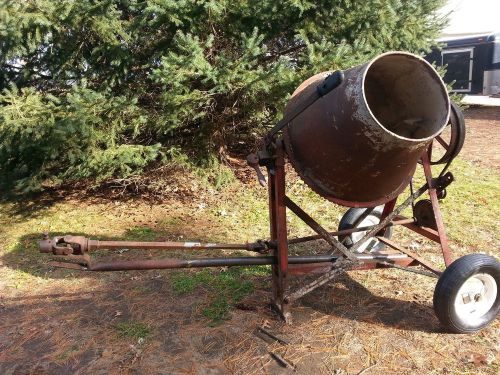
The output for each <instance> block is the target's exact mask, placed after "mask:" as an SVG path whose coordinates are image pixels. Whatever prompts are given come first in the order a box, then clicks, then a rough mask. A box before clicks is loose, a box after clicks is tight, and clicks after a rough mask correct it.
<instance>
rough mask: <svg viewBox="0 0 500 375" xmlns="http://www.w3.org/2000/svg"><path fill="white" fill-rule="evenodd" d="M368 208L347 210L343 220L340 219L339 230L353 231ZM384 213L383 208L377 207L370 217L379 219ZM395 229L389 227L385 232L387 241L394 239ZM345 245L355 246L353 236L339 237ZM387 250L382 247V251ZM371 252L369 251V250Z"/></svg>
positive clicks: (348, 246)
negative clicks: (355, 224)
mask: <svg viewBox="0 0 500 375" xmlns="http://www.w3.org/2000/svg"><path fill="white" fill-rule="evenodd" d="M365 210H366V208H350V209H348V210H347V212H346V213H345V214H344V216H342V219H340V223H339V230H345V229H352V228H354V222H355V221H356V220H357V218H358V217H360V216H361V214H362V213H363V212H365ZM382 211H383V206H379V207H376V208H375V209H374V210H373V211H372V213H371V214H370V215H375V216H377V217H378V218H379V219H380V218H381V217H382ZM393 229H394V228H393V227H388V228H387V230H386V231H385V234H384V237H385V238H387V239H391V237H392V232H393ZM344 239H345V242H344V245H345V247H347V248H350V247H352V246H353V245H354V243H353V241H352V237H351V235H344V236H339V241H340V242H342V241H344ZM384 248H385V245H384V244H383V245H382V247H381V248H380V249H381V250H382V249H384ZM367 250H368V251H369V249H367Z"/></svg>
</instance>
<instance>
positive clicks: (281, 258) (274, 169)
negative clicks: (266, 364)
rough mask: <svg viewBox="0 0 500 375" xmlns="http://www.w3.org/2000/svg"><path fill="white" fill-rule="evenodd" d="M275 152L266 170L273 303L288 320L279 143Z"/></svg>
mask: <svg viewBox="0 0 500 375" xmlns="http://www.w3.org/2000/svg"><path fill="white" fill-rule="evenodd" d="M278 143H279V145H278V147H277V150H276V158H275V160H274V163H273V165H271V166H270V167H268V168H267V172H268V176H269V218H270V227H271V241H275V243H276V244H277V248H276V249H275V250H273V255H274V256H275V257H276V260H277V264H275V265H273V266H272V272H273V303H274V304H275V306H276V308H277V310H278V311H279V312H280V313H281V315H282V317H283V318H284V319H285V321H286V320H288V319H289V316H290V311H289V307H288V303H287V302H286V301H285V293H286V290H287V287H288V240H287V228H286V206H285V157H284V150H283V146H282V145H281V142H279V141H278Z"/></svg>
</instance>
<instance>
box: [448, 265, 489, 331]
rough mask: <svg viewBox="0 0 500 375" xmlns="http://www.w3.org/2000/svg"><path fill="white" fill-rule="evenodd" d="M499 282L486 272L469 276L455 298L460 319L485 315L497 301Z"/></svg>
mask: <svg viewBox="0 0 500 375" xmlns="http://www.w3.org/2000/svg"><path fill="white" fill-rule="evenodd" d="M496 295H497V284H496V282H495V279H494V278H493V277H492V276H491V275H489V274H486V273H479V274H476V275H473V276H471V277H469V278H468V279H467V280H466V281H465V282H464V283H463V284H462V286H461V288H460V290H459V291H458V294H457V298H456V300H455V309H456V312H457V315H458V316H459V317H460V319H462V320H464V321H470V320H476V319H479V318H481V317H482V316H483V315H485V314H486V313H487V312H488V311H489V310H490V309H491V307H492V306H493V304H494V303H495V299H496Z"/></svg>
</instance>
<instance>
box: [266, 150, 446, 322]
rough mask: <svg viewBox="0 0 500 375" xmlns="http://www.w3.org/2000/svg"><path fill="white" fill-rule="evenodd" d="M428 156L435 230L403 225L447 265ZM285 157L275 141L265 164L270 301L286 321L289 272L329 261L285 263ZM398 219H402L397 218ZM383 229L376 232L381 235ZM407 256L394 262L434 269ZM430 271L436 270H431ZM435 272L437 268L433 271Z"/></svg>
mask: <svg viewBox="0 0 500 375" xmlns="http://www.w3.org/2000/svg"><path fill="white" fill-rule="evenodd" d="M429 160H430V155H429V153H428V152H425V153H424V154H423V155H422V160H421V161H422V166H423V171H424V175H425V178H426V181H427V183H428V185H429V189H428V193H429V196H430V198H431V202H432V208H433V212H434V217H435V219H436V224H437V231H435V230H433V229H430V228H423V227H420V226H418V225H416V224H415V223H410V224H403V225H404V226H405V227H407V228H408V229H410V230H412V231H414V232H416V233H418V234H420V235H423V236H425V237H427V238H429V239H431V240H433V241H435V242H438V243H439V244H440V246H441V250H442V253H443V258H444V262H445V264H446V266H448V265H449V264H450V263H451V253H450V248H449V246H448V239H447V237H446V233H445V230H444V223H443V218H442V215H441V211H440V209H439V203H438V198H437V191H436V187H435V186H434V180H433V178H432V171H431V165H430V161H429ZM284 166H285V160H284V150H283V145H282V142H281V141H278V142H277V149H276V154H275V159H274V161H273V163H271V165H269V166H268V167H267V172H268V176H269V219H270V229H271V240H272V241H275V243H276V244H277V247H276V249H275V250H273V254H274V256H276V259H277V264H275V265H273V303H274V305H275V307H276V309H277V310H278V311H279V312H280V313H281V315H282V317H283V318H284V319H285V321H289V318H290V316H291V315H290V311H289V308H290V306H289V304H288V303H287V298H286V296H287V292H288V290H287V288H288V281H287V278H288V275H307V274H312V273H325V272H328V271H329V270H331V263H324V262H318V263H311V264H294V265H289V264H288V241H287V227H286V206H285V203H284V198H285V194H286V192H285V168H284ZM396 201H397V198H395V199H393V200H391V201H389V202H388V203H386V204H385V206H384V210H383V212H382V218H381V220H382V219H384V218H385V217H387V216H388V215H389V214H390V213H391V212H392V211H393V210H394V208H395V206H396ZM398 219H404V218H402V217H398ZM382 232H383V231H381V233H379V235H382V234H383V233H382ZM404 253H405V254H406V255H408V258H406V259H395V260H394V264H395V265H398V266H403V267H412V266H418V265H420V266H424V267H425V268H428V269H433V268H432V267H431V268H429V267H430V266H429V265H428V263H427V262H425V261H423V260H421V259H420V258H419V257H418V256H417V255H414V256H412V253H411V252H410V251H404ZM386 267H387V266H386V265H384V264H381V263H377V262H368V263H366V262H363V263H361V264H360V265H358V266H356V267H354V268H351V270H370V269H375V268H386ZM433 271H435V270H434V269H433ZM435 272H436V271H435Z"/></svg>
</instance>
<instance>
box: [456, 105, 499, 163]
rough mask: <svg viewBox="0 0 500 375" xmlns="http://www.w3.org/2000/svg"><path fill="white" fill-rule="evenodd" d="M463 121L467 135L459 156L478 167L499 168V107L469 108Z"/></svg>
mask: <svg viewBox="0 0 500 375" xmlns="http://www.w3.org/2000/svg"><path fill="white" fill-rule="evenodd" d="M465 121H466V127H467V133H466V138H465V144H464V147H463V149H462V151H461V153H460V156H461V157H464V158H466V159H468V160H470V161H472V162H473V163H475V164H478V165H479V166H483V167H493V168H495V169H498V168H500V149H499V145H500V107H470V108H468V109H467V110H466V111H465Z"/></svg>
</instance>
